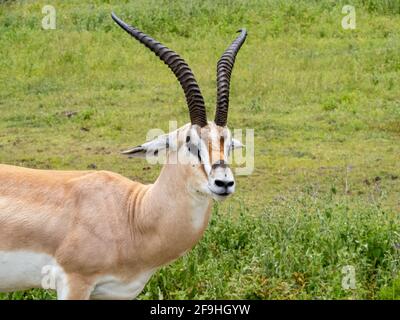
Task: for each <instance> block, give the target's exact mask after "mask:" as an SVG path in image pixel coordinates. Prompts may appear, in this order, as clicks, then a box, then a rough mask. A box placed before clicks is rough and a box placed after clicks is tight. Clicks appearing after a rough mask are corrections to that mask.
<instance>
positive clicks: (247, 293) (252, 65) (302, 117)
mask: <svg viewBox="0 0 400 320" xmlns="http://www.w3.org/2000/svg"><path fill="white" fill-rule="evenodd" d="M0 3H1V5H0V111H1V113H0V162H1V163H7V164H12V165H18V166H26V167H31V168H45V169H47V168H51V169H76V170H86V169H88V168H97V169H99V170H100V169H101V170H112V171H115V172H118V173H121V174H123V175H125V176H127V177H130V178H132V179H137V180H140V181H142V182H146V183H150V182H152V181H154V179H155V178H156V177H157V175H158V173H159V171H160V167H159V166H149V165H148V164H147V163H146V162H145V161H144V160H128V159H126V158H124V157H123V156H121V155H119V151H120V150H121V149H123V148H126V147H129V146H132V145H136V144H139V143H141V142H143V141H144V140H145V139H146V133H147V131H148V129H150V128H154V127H159V128H162V129H163V130H165V131H167V130H168V121H169V120H175V119H176V120H177V121H178V125H183V124H184V123H186V122H188V119H189V118H188V114H187V110H186V106H185V100H184V96H183V94H182V92H181V89H180V87H179V84H178V83H177V81H176V80H175V78H174V76H173V75H172V74H171V73H170V71H169V70H168V68H167V67H165V66H164V65H163V64H162V63H161V62H159V60H158V59H157V58H156V57H154V56H153V54H152V53H150V52H149V51H148V50H146V49H145V48H144V47H143V46H142V45H140V44H139V43H137V42H135V41H134V40H132V39H130V37H129V36H128V35H127V34H126V33H125V32H123V31H122V30H120V29H119V28H118V27H117V26H116V25H115V24H114V23H113V21H112V20H111V18H110V12H111V11H115V12H116V13H117V14H118V15H119V16H120V17H121V18H123V19H125V20H126V21H127V22H131V23H134V24H136V25H137V26H138V27H139V28H142V29H143V30H144V31H145V32H147V33H149V34H150V35H152V36H154V37H155V38H156V39H159V40H160V41H162V42H164V43H165V44H166V45H167V46H169V47H171V48H173V49H175V50H176V51H177V52H179V53H180V54H181V55H182V56H183V57H184V58H185V59H186V60H187V61H188V63H189V64H190V65H191V67H192V69H193V71H194V72H195V74H196V77H197V79H198V81H199V84H200V86H201V88H202V91H203V94H204V96H205V99H206V102H207V110H208V112H209V115H212V114H213V111H214V104H215V92H216V89H215V69H216V62H217V60H218V58H219V56H220V55H221V54H222V52H223V51H224V49H225V48H226V47H227V45H228V44H229V43H230V41H231V40H232V39H233V38H234V37H235V36H236V33H235V31H236V30H237V29H238V28H239V27H242V26H244V27H246V28H247V29H248V32H249V36H248V39H247V41H246V43H245V45H244V46H243V48H242V50H241V52H240V53H239V55H238V58H237V62H236V66H235V70H234V72H233V78H232V92H231V109H230V114H229V125H230V127H231V128H243V129H245V128H254V129H255V169H254V172H253V174H252V175H250V176H238V177H237V192H236V194H235V195H234V197H232V198H231V199H229V200H227V201H226V202H224V203H222V204H215V206H214V209H213V217H212V220H211V222H210V225H209V228H208V230H207V232H206V234H205V236H204V238H203V239H202V240H201V242H200V243H199V244H198V245H197V246H196V247H195V249H194V250H193V251H192V252H190V253H188V254H187V255H186V256H185V257H183V258H181V259H180V260H178V261H176V262H174V263H173V264H172V265H170V266H168V267H164V268H162V269H161V270H160V271H159V272H157V273H156V275H155V276H154V277H153V278H152V279H151V281H150V282H149V284H148V285H147V286H146V288H145V290H144V292H143V293H142V294H141V295H140V297H139V298H140V299H157V298H164V299H216V298H218V299H222V298H223V299H380V298H384V299H392V298H400V277H399V270H400V252H399V250H400V249H399V248H400V216H399V213H400V196H399V192H400V164H399V159H400V92H399V83H400V41H399V40H400V34H399V32H400V1H398V0H386V1H378V0H359V1H355V0H354V1H351V0H349V1H327V0H325V1H295V0H290V1H283V0H282V1H273V0H267V1H265V0H264V1H257V0H247V1H244V0H243V1H234V0H232V1H216V0H206V1H194V0H193V1H183V0H181V1H156V0H152V1H145V0H138V1H100V0H99V1H87V2H86V3H82V2H81V1H77V0H73V1H50V0H49V1H11V0H10V1H0ZM45 4H51V5H53V6H54V7H55V8H56V10H57V29H56V30H43V29H42V28H41V20H42V18H43V16H44V14H42V12H41V9H42V7H43V5H45ZM345 4H351V5H353V6H354V7H355V9H356V19H357V20H356V29H355V30H344V29H343V28H342V26H341V20H342V18H343V17H344V15H345V14H343V13H342V7H343V5H345ZM344 266H352V267H354V271H355V280H356V288H355V289H349V290H346V289H344V288H343V287H342V280H343V276H344V274H343V273H342V268H343V267H344ZM0 298H1V299H53V298H55V295H54V293H52V292H50V291H44V290H31V291H27V292H18V293H11V294H0Z"/></svg>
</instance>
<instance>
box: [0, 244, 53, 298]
mask: <svg viewBox="0 0 400 320" xmlns="http://www.w3.org/2000/svg"><path fill="white" fill-rule="evenodd" d="M60 270H61V268H60V267H59V266H58V265H57V263H56V261H55V260H54V258H53V257H52V256H50V255H47V254H44V253H36V252H32V251H23V250H19V251H0V291H2V292H7V291H15V290H23V289H30V288H41V287H42V284H49V287H47V288H45V289H55V288H52V287H51V284H52V283H53V282H54V283H55V281H53V280H54V279H51V278H52V277H53V278H54V277H56V276H59V273H60Z"/></svg>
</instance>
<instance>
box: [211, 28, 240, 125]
mask: <svg viewBox="0 0 400 320" xmlns="http://www.w3.org/2000/svg"><path fill="white" fill-rule="evenodd" d="M238 32H240V35H239V36H238V37H237V38H236V39H235V41H233V42H232V44H231V45H230V46H229V48H228V49H226V51H225V52H224V54H223V55H222V56H221V58H220V59H219V60H218V64H217V108H216V112H215V123H216V124H217V125H219V126H221V127H224V126H225V125H226V122H227V119H228V108H229V87H230V81H231V74H232V69H233V65H234V64H235V59H236V55H237V53H238V52H239V50H240V48H241V46H242V44H243V43H244V41H245V40H246V37H247V31H246V29H240V30H239V31H238Z"/></svg>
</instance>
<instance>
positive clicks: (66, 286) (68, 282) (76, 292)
mask: <svg viewBox="0 0 400 320" xmlns="http://www.w3.org/2000/svg"><path fill="white" fill-rule="evenodd" d="M93 287H94V285H93V282H92V281H91V280H90V279H87V278H85V277H83V276H81V275H79V274H67V275H65V276H64V277H62V278H61V279H58V281H57V299H58V300H89V299H90V294H91V292H92V290H93Z"/></svg>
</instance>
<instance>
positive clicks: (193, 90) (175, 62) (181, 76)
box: [111, 13, 207, 127]
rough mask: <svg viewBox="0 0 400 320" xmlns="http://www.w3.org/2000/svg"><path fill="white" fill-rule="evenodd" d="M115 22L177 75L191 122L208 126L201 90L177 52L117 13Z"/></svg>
mask: <svg viewBox="0 0 400 320" xmlns="http://www.w3.org/2000/svg"><path fill="white" fill-rule="evenodd" d="M111 16H112V18H113V20H114V21H115V22H116V23H117V24H118V25H119V26H120V27H121V28H122V29H124V30H125V31H126V32H127V33H129V34H130V35H131V36H132V37H134V38H135V39H136V40H138V41H139V42H141V43H142V44H144V45H145V46H146V47H147V48H149V49H150V50H151V51H153V52H154V53H155V54H156V55H157V56H158V57H159V58H160V59H161V60H162V61H163V62H164V63H165V64H166V65H168V67H169V68H170V69H171V70H172V72H173V73H174V74H175V76H176V78H177V79H178V81H179V83H180V84H181V86H182V89H183V91H184V93H185V96H186V102H187V105H188V107H189V113H190V121H191V123H192V124H197V125H199V126H200V127H204V126H206V125H207V116H206V108H205V105H204V99H203V96H202V94H201V92H200V88H199V86H198V84H197V81H196V79H195V77H194V74H193V72H192V70H190V68H189V66H188V64H187V63H186V62H185V60H183V59H182V58H181V57H180V56H179V55H178V54H177V53H176V52H174V51H172V50H171V49H169V48H167V47H165V46H164V45H162V44H161V43H160V42H158V41H156V40H154V39H152V38H150V37H149V36H148V35H146V34H145V33H143V32H142V31H140V30H139V29H137V28H135V27H132V26H130V25H128V24H127V23H125V22H124V21H122V20H121V19H120V18H118V17H117V16H116V15H115V13H112V14H111Z"/></svg>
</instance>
